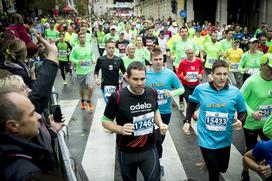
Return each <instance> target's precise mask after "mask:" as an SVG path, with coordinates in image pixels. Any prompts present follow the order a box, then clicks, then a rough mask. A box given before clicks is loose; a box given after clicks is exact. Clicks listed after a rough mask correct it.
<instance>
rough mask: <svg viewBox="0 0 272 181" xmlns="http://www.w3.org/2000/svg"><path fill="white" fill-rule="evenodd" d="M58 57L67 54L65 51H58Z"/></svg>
mask: <svg viewBox="0 0 272 181" xmlns="http://www.w3.org/2000/svg"><path fill="white" fill-rule="evenodd" d="M59 55H60V56H66V55H67V54H66V51H65V50H60V51H59Z"/></svg>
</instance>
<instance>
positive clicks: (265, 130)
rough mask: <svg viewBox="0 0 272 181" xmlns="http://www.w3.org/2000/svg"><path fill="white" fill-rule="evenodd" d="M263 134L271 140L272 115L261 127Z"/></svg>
mask: <svg viewBox="0 0 272 181" xmlns="http://www.w3.org/2000/svg"><path fill="white" fill-rule="evenodd" d="M263 133H264V134H265V135H266V136H267V137H268V138H270V139H272V114H271V115H270V116H269V117H268V119H267V120H266V121H265V123H264V126H263Z"/></svg>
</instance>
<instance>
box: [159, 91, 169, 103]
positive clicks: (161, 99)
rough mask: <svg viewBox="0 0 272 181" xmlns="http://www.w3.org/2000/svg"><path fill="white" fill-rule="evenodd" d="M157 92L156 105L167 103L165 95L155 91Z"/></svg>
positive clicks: (162, 92)
mask: <svg viewBox="0 0 272 181" xmlns="http://www.w3.org/2000/svg"><path fill="white" fill-rule="evenodd" d="M157 92H158V105H162V104H166V103H167V95H166V93H165V92H164V91H163V90H157Z"/></svg>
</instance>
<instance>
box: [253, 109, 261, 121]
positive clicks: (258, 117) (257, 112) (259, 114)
mask: <svg viewBox="0 0 272 181" xmlns="http://www.w3.org/2000/svg"><path fill="white" fill-rule="evenodd" d="M252 117H253V118H254V119H257V120H260V119H261V118H262V111H255V112H253V113H252Z"/></svg>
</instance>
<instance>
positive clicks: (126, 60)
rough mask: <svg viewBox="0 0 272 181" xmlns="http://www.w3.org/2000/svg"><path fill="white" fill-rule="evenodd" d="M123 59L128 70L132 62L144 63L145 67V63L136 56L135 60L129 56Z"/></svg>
mask: <svg viewBox="0 0 272 181" xmlns="http://www.w3.org/2000/svg"><path fill="white" fill-rule="evenodd" d="M122 59H123V62H124V65H125V67H126V69H127V68H128V65H129V64H130V63H131V62H135V61H139V62H142V63H143V64H144V65H145V62H144V61H142V59H141V58H139V57H136V56H135V57H134V59H131V58H128V56H125V57H124V58H122Z"/></svg>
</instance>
